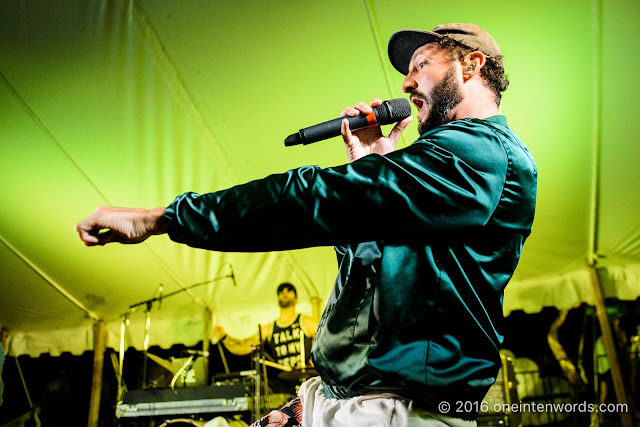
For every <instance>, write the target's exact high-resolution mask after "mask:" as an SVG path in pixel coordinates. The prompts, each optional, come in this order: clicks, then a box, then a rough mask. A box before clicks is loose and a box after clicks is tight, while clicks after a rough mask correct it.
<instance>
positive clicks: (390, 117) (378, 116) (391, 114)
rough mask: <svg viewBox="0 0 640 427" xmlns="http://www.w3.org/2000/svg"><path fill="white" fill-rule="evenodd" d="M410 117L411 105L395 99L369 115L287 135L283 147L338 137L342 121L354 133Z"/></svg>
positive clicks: (336, 121) (406, 101)
mask: <svg viewBox="0 0 640 427" xmlns="http://www.w3.org/2000/svg"><path fill="white" fill-rule="evenodd" d="M410 115H411V103H409V100H408V99H406V98H396V99H391V100H389V101H384V102H383V103H382V104H380V105H377V106H375V107H373V111H372V112H371V113H370V114H366V115H365V114H359V115H357V116H344V117H338V118H337V119H333V120H329V121H327V122H324V123H320V124H317V125H314V126H310V127H307V128H304V129H300V130H299V131H298V133H294V134H291V135H289V136H288V137H287V138H286V139H285V140H284V145H285V147H291V146H292V145H298V144H304V145H307V144H311V143H312V142H318V141H322V140H324V139H328V138H332V137H334V136H338V135H340V128H341V126H342V121H343V120H344V119H347V120H348V121H349V128H350V129H351V130H352V131H354V130H358V129H362V128H366V127H370V126H378V125H388V124H391V123H396V122H399V121H401V120H403V119H406V118H407V117H409V116H410Z"/></svg>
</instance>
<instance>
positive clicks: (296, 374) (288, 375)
mask: <svg viewBox="0 0 640 427" xmlns="http://www.w3.org/2000/svg"><path fill="white" fill-rule="evenodd" d="M317 375H318V371H316V370H315V369H314V368H313V367H312V366H309V367H308V368H296V369H292V370H291V371H288V372H287V371H285V372H280V373H279V374H278V378H280V379H281V380H299V379H302V378H304V379H306V378H311V377H315V376H317Z"/></svg>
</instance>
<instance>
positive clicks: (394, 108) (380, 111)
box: [376, 98, 411, 125]
mask: <svg viewBox="0 0 640 427" xmlns="http://www.w3.org/2000/svg"><path fill="white" fill-rule="evenodd" d="M410 115H411V103H410V102H409V100H408V99H406V98H396V99H390V100H388V101H384V102H383V103H382V105H380V107H377V110H376V121H377V122H378V123H379V124H381V125H388V124H390V123H395V122H399V121H400V120H402V119H406V118H407V117H409V116H410Z"/></svg>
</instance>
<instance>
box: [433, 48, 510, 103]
mask: <svg viewBox="0 0 640 427" xmlns="http://www.w3.org/2000/svg"><path fill="white" fill-rule="evenodd" d="M438 45H439V46H440V47H441V48H442V49H444V50H445V51H446V52H447V58H448V59H449V60H450V61H455V60H461V59H463V58H464V57H465V56H467V55H468V54H470V53H471V52H474V51H476V50H477V49H473V48H470V47H467V46H465V45H463V44H461V43H459V42H457V41H455V40H453V39H451V38H449V37H446V36H445V37H443V38H441V39H440V41H439V42H438ZM486 58H487V62H485V64H484V67H482V69H480V76H482V78H483V79H484V82H485V85H486V86H487V87H488V88H489V89H491V91H492V92H493V93H494V94H495V101H496V104H497V105H498V106H499V105H500V101H501V99H502V92H504V91H505V90H507V88H508V87H509V79H508V78H507V76H506V75H505V73H504V66H503V65H502V61H501V59H502V56H498V57H495V56H487V57H486Z"/></svg>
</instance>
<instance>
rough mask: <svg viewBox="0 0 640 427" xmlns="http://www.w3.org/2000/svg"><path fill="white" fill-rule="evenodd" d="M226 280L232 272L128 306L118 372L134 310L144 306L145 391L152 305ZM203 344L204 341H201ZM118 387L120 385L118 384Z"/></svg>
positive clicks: (122, 359)
mask: <svg viewBox="0 0 640 427" xmlns="http://www.w3.org/2000/svg"><path fill="white" fill-rule="evenodd" d="M227 278H231V279H233V280H234V282H235V275H234V273H233V270H232V271H231V273H230V274H227V275H224V276H220V277H216V278H213V279H211V280H205V281H204V282H199V283H195V284H193V285H191V286H187V287H186V288H182V289H178V290H177V291H174V292H171V293H168V294H166V295H160V296H158V297H155V298H151V299H148V300H145V301H141V302H138V303H135V304H131V305H130V306H129V311H128V312H127V313H125V314H124V318H125V321H124V322H123V328H122V330H121V340H120V341H121V342H120V370H122V365H123V363H124V350H123V349H124V333H125V331H124V329H125V325H126V324H127V323H128V322H127V320H128V317H129V315H130V314H131V313H132V312H134V311H136V309H138V307H140V306H143V305H144V306H145V325H144V345H143V355H144V359H143V367H142V369H143V372H142V388H143V389H145V388H147V360H148V356H147V351H148V350H149V331H150V329H151V307H152V306H153V303H154V302H156V301H159V302H160V303H162V300H163V299H164V298H169V297H172V296H174V295H177V294H179V293H182V292H186V291H188V290H190V289H193V288H196V287H198V286H202V285H206V284H209V283H213V282H217V281H218V280H222V279H227ZM203 344H204V341H203ZM120 382H122V378H120ZM119 385H120V384H119ZM122 394H123V390H122V389H121V390H119V391H118V395H119V396H120V395H122Z"/></svg>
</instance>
